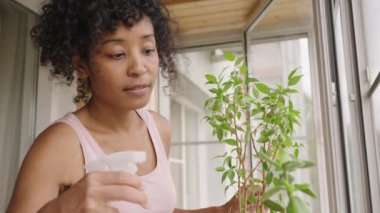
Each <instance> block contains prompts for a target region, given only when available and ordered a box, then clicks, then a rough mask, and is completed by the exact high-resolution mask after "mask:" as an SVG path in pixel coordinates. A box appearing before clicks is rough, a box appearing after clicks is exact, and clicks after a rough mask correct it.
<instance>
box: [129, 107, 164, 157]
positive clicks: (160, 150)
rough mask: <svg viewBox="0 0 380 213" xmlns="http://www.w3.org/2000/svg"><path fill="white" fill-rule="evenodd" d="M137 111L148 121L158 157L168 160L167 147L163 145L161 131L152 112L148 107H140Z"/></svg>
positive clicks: (147, 124)
mask: <svg viewBox="0 0 380 213" xmlns="http://www.w3.org/2000/svg"><path fill="white" fill-rule="evenodd" d="M136 112H137V114H138V115H139V116H140V117H141V118H142V119H143V120H144V122H145V123H146V126H147V128H148V131H149V133H150V137H151V139H152V143H153V146H154V148H155V151H156V155H157V158H159V159H162V160H164V161H166V162H167V161H168V157H167V155H166V151H165V147H164V145H163V142H162V139H161V135H160V132H159V131H158V128H157V126H156V123H155V121H154V119H153V117H152V114H151V113H150V112H149V111H148V110H146V109H138V110H136Z"/></svg>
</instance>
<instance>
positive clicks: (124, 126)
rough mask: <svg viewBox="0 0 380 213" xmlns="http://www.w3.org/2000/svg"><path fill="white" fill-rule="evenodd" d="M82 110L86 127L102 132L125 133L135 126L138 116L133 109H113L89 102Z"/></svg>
mask: <svg viewBox="0 0 380 213" xmlns="http://www.w3.org/2000/svg"><path fill="white" fill-rule="evenodd" d="M82 110H83V114H85V117H86V120H87V121H88V125H91V126H92V127H93V128H96V129H99V130H102V131H113V132H125V131H128V130H131V129H132V127H133V126H136V121H138V115H137V113H136V111H135V110H133V109H115V108H113V107H110V106H109V105H102V104H100V103H98V102H92V101H90V102H89V103H88V104H86V105H85V106H84V107H83V108H82V109H81V110H80V111H82Z"/></svg>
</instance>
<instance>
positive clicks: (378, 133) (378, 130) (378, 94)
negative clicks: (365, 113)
mask: <svg viewBox="0 0 380 213" xmlns="http://www.w3.org/2000/svg"><path fill="white" fill-rule="evenodd" d="M372 107H373V109H374V110H373V115H374V116H373V118H374V125H375V126H374V128H375V140H376V142H375V143H376V153H377V156H376V157H377V165H379V167H380V115H379V110H378V109H380V87H378V88H377V90H376V91H375V92H374V94H373V95H372ZM376 109H377V110H376ZM377 171H379V172H380V168H378V170H377ZM378 178H379V179H380V174H378Z"/></svg>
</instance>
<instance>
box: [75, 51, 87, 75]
mask: <svg viewBox="0 0 380 213" xmlns="http://www.w3.org/2000/svg"><path fill="white" fill-rule="evenodd" d="M71 60H72V63H73V66H74V69H75V70H76V71H77V72H78V77H79V78H83V79H85V78H87V77H88V76H89V70H88V66H87V64H86V63H85V62H84V61H83V60H82V59H81V57H80V55H79V53H74V55H73V57H72V58H71Z"/></svg>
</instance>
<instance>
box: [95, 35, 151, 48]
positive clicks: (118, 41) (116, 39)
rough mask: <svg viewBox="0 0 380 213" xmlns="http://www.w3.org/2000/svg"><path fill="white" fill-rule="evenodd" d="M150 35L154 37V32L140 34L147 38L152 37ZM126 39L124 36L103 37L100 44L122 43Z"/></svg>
mask: <svg viewBox="0 0 380 213" xmlns="http://www.w3.org/2000/svg"><path fill="white" fill-rule="evenodd" d="M152 37H153V38H154V34H146V35H143V36H141V38H142V39H149V38H152ZM126 41H127V39H124V38H110V39H105V40H104V41H102V42H101V43H100V44H101V45H104V44H107V43H123V42H126Z"/></svg>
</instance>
